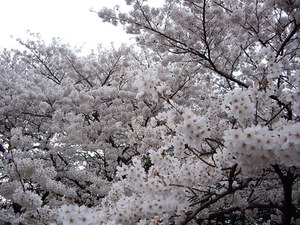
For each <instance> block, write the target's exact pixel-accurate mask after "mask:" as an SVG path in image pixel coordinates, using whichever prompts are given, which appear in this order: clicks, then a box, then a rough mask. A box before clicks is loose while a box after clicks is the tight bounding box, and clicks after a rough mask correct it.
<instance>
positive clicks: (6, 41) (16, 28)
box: [0, 0, 161, 51]
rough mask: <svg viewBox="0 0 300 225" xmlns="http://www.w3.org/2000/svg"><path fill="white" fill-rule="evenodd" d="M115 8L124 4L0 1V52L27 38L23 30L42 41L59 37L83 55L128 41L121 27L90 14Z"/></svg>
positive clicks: (68, 0) (120, 1) (101, 0)
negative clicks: (81, 51) (38, 36)
mask: <svg viewBox="0 0 300 225" xmlns="http://www.w3.org/2000/svg"><path fill="white" fill-rule="evenodd" d="M149 1H150V2H151V3H155V2H161V0H149ZM117 4H118V5H123V4H124V0H0V48H4V47H6V48H10V47H16V46H17V43H16V41H15V39H16V38H19V37H21V38H22V37H27V36H26V31H27V30H30V32H34V33H40V34H41V36H42V38H43V39H45V40H46V41H47V40H50V39H51V38H52V37H60V38H61V39H62V40H63V41H64V42H67V43H70V44H71V45H72V46H74V45H76V46H77V47H79V46H82V45H83V44H84V46H83V49H84V50H85V51H88V50H89V49H92V48H95V47H96V46H97V45H98V44H100V43H101V44H102V45H104V46H108V45H110V43H112V42H114V43H115V44H116V45H120V44H121V43H122V42H129V41H130V39H131V41H132V38H131V37H130V36H129V35H127V34H126V33H125V31H124V30H123V28H122V27H120V26H119V27H115V26H113V25H111V24H108V23H102V21H101V19H100V18H99V17H98V15H97V14H96V13H92V12H90V9H93V10H95V11H99V10H100V9H101V8H102V7H105V6H106V7H114V6H115V5H117ZM11 36H13V38H12V37H11Z"/></svg>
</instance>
